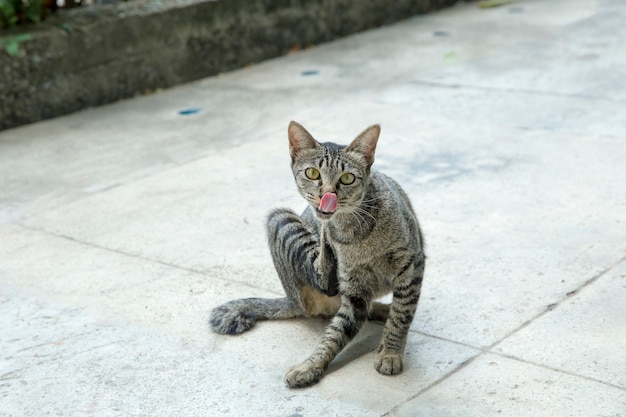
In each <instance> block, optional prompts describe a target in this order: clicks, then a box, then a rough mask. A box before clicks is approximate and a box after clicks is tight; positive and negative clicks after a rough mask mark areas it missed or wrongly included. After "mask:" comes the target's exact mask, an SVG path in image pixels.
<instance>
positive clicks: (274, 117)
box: [0, 0, 626, 417]
mask: <svg viewBox="0 0 626 417" xmlns="http://www.w3.org/2000/svg"><path fill="white" fill-rule="evenodd" d="M625 21H626V2H623V1H621V0H551V1H541V0H527V1H516V2H514V3H512V4H510V5H507V6H503V7H500V8H494V9H479V8H477V7H476V4H475V3H473V4H465V3H463V4H459V5H458V6H457V7H453V8H451V9H448V10H445V11H442V12H439V13H435V14H432V15H428V16H424V17H417V18H413V19H409V20H407V21H405V22H402V23H399V24H396V25H393V26H388V27H384V28H381V29H378V30H372V31H369V32H366V33H362V34H359V35H357V36H352V37H348V38H345V39H343V40H340V41H338V42H333V43H330V44H326V45H321V46H319V47H316V48H312V49H309V50H306V51H303V52H300V53H296V54H293V55H289V56H286V57H283V58H280V59H276V60H272V61H269V62H265V63H261V64H258V65H255V66H252V67H249V68H246V69H243V70H240V71H236V72H233V73H228V74H223V75H221V76H218V77H214V78H208V79H205V80H201V81H199V82H196V83H192V84H189V85H186V86H183V87H180V88H175V89H172V90H168V91H164V92H161V93H158V94H155V95H151V96H145V97H139V98H136V99H133V100H128V101H125V102H121V103H118V104H115V105H111V106H106V107H102V108H97V109H92V110H87V111H84V112H80V113H77V114H73V115H70V116H67V117H62V118H59V119H55V120H51V121H46V122H42V123H38V124H34V125H30V126H26V127H23V128H19V129H14V130H9V131H4V132H0V332H1V333H0V415H1V416H47V415H51V416H72V417H74V416H181V417H183V416H184V417H190V416H255V417H258V416H279V417H288V416H291V417H296V416H303V417H315V416H323V417H327V416H341V417H346V416H355V417H356V416H428V417H432V416H442V417H444V416H445V417H450V416H463V417H465V416H480V417H484V416H533V417H541V416H559V417H563V416H585V417H589V416H603V417H609V416H611V417H616V416H622V417H623V416H626V359H625V358H626V356H625V355H624V352H625V351H626V302H625V301H624V300H626V180H625V178H626V165H625V162H624V161H625V160H626V144H625V142H624V141H625V139H626V88H625V87H626V54H625V53H624V42H625V40H626V25H624V22H625ZM307 74H309V75H307ZM186 109H198V110H199V111H198V112H197V113H194V114H191V115H181V114H180V113H179V112H180V111H182V110H186ZM290 120H296V121H299V122H301V123H303V124H304V125H305V126H306V127H307V128H308V129H309V130H310V131H311V132H312V133H313V134H314V135H316V136H317V137H318V138H320V139H323V140H336V141H338V142H344V143H345V142H347V141H349V140H351V139H352V138H353V137H354V136H355V135H356V134H357V133H358V132H360V131H361V130H362V129H363V128H365V127H366V126H367V125H369V124H371V123H374V122H380V123H381V124H382V127H383V133H382V136H381V139H380V142H379V148H378V151H377V161H376V163H375V167H377V168H378V169H379V170H382V171H384V172H386V173H387V174H389V175H391V176H393V177H394V178H396V179H397V180H398V181H399V182H400V183H401V184H402V185H403V186H404V188H405V190H406V191H407V192H408V194H409V195H410V197H411V198H412V201H413V203H414V206H415V208H416V211H417V212H418V216H419V218H420V220H421V223H422V226H423V229H424V232H425V236H426V240H427V244H428V246H427V249H428V251H427V252H428V255H429V260H428V263H427V268H426V278H425V283H424V290H423V298H422V301H421V304H420V306H419V308H418V314H417V316H416V319H415V321H414V323H413V326H412V332H411V334H410V336H409V343H408V346H407V358H406V359H407V360H406V365H405V368H406V369H405V371H404V373H402V374H401V375H398V376H395V377H385V376H382V375H379V374H378V373H377V372H376V371H375V370H374V368H373V358H374V353H373V352H372V351H373V349H374V348H375V347H376V346H377V343H378V339H379V338H380V335H381V331H382V328H381V326H380V325H378V324H374V323H368V324H367V325H366V326H365V328H364V329H363V330H362V332H361V333H360V334H359V335H358V337H357V339H356V340H355V341H354V342H353V343H352V344H351V345H349V347H348V348H347V349H346V350H345V351H344V352H343V353H342V354H341V355H340V356H339V357H338V358H337V359H336V361H335V362H334V363H333V364H332V365H331V368H330V369H329V373H328V375H327V376H326V377H325V378H324V379H323V380H322V381H321V382H320V383H319V384H318V385H316V386H314V387H312V388H307V389H302V390H290V389H288V388H286V387H285V386H284V384H283V382H282V375H283V372H284V371H285V370H286V369H287V368H288V367H289V366H291V365H294V364H296V363H299V362H300V361H301V360H302V359H304V358H305V357H306V356H307V355H308V354H309V353H310V352H311V351H312V349H313V345H314V344H315V343H316V341H317V340H318V338H319V336H320V333H321V331H322V329H323V328H324V325H325V323H324V321H323V320H311V321H305V320H291V321H286V322H262V323H259V324H258V325H257V327H255V328H254V329H253V330H252V331H250V332H248V333H246V334H243V335H241V336H237V337H227V336H218V335H215V334H213V333H211V332H210V330H209V328H208V326H207V319H208V315H209V311H210V309H211V308H212V307H214V306H216V305H218V304H219V303H222V302H224V301H227V300H230V299H233V298H239V297H248V296H269V297H274V296H278V295H280V294H281V293H282V290H281V287H280V284H279V281H278V279H277V277H276V275H275V272H274V271H273V267H272V265H271V260H270V257H269V252H268V250H267V248H266V246H265V236H264V230H263V223H264V216H265V215H266V213H267V212H268V211H269V210H270V209H271V208H272V207H276V206H289V207H293V208H295V209H298V210H300V209H302V208H304V202H303V200H301V198H300V197H299V196H298V195H297V193H296V191H295V187H294V185H293V182H292V179H291V177H290V170H289V156H288V153H287V138H286V128H287V123H288V122H289V121H290Z"/></svg>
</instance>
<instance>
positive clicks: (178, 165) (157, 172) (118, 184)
mask: <svg viewBox="0 0 626 417" xmlns="http://www.w3.org/2000/svg"><path fill="white" fill-rule="evenodd" d="M209 156H210V155H209V153H208V152H207V153H203V154H201V155H199V156H194V157H191V158H190V159H187V160H185V161H182V162H177V163H175V162H173V163H171V164H164V165H163V166H162V167H161V169H159V168H158V166H156V167H155V170H154V171H153V172H148V173H145V174H143V175H139V176H137V177H134V178H131V179H130V180H127V181H124V180H121V181H118V182H115V183H113V184H109V185H104V186H103V187H102V188H100V189H97V190H96V191H94V192H86V193H85V194H84V195H81V196H79V197H76V198H74V199H71V200H69V201H65V202H62V203H60V204H59V205H58V206H52V207H48V208H45V209H43V210H41V211H39V212H36V213H30V214H27V215H25V216H23V217H18V218H16V219H14V220H13V222H8V224H11V223H14V224H18V225H20V226H24V225H23V223H21V222H24V221H28V220H29V219H31V218H33V217H37V216H40V215H42V214H43V213H46V212H50V211H54V210H60V209H62V208H64V207H68V206H71V205H72V204H75V203H78V202H80V201H83V200H85V199H87V198H91V197H93V196H97V195H99V194H102V193H105V192H108V191H111V190H115V189H117V188H120V187H124V186H126V185H129V184H133V183H135V182H138V181H143V180H145V179H148V178H150V177H153V176H156V175H160V174H162V173H164V172H167V171H169V170H172V169H177V168H181V167H183V166H185V165H188V164H192V163H194V162H197V161H199V160H201V159H203V158H207V157H209ZM0 225H2V224H1V223H0ZM32 230H37V229H34V228H33V229H32Z"/></svg>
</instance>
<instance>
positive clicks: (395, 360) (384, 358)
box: [374, 351, 403, 375]
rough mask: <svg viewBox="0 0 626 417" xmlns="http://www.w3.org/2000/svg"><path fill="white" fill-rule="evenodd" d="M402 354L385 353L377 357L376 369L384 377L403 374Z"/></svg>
mask: <svg viewBox="0 0 626 417" xmlns="http://www.w3.org/2000/svg"><path fill="white" fill-rule="evenodd" d="M402 356H403V355H402V354H401V353H400V354H399V353H388V352H385V351H382V352H380V353H379V354H378V355H376V360H375V361H374V367H375V368H376V370H377V371H378V372H380V373H381V374H383V375H395V374H399V373H400V372H402V366H403V358H402Z"/></svg>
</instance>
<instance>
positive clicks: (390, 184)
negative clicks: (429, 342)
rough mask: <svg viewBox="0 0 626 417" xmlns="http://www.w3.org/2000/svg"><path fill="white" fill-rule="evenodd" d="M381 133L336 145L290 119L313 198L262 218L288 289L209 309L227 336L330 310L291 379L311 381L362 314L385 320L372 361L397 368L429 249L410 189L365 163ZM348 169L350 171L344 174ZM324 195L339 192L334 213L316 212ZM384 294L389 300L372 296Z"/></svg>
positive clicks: (301, 172)
mask: <svg viewBox="0 0 626 417" xmlns="http://www.w3.org/2000/svg"><path fill="white" fill-rule="evenodd" d="M379 134H380V127H379V126H377V125H374V126H370V127H369V128H367V129H366V130H365V131H363V133H361V134H360V135H359V136H358V137H357V138H356V139H355V140H354V141H353V142H352V143H351V144H350V145H348V146H340V145H336V144H333V143H319V142H317V141H316V140H315V139H313V137H312V136H311V135H310V134H309V133H308V132H307V131H306V130H305V129H304V128H303V127H302V126H300V125H299V124H297V123H295V122H292V123H291V124H290V125H289V129H288V136H289V149H290V154H291V166H292V170H293V173H294V178H295V180H296V184H297V186H298V190H299V192H300V194H301V195H302V196H303V197H304V199H305V200H306V201H307V202H308V203H309V206H308V207H307V208H306V210H305V211H304V213H303V214H302V215H301V216H299V215H298V214H296V213H294V212H293V211H291V210H289V209H276V210H274V211H272V212H271V213H270V215H269V217H268V220H267V236H268V241H269V247H270V252H271V254H272V258H273V261H274V265H275V267H276V271H277V272H278V276H279V277H280V280H281V282H282V284H283V287H284V289H285V292H286V294H287V297H285V298H278V299H261V298H248V299H243V300H235V301H231V302H228V303H226V304H224V305H222V306H219V307H217V308H215V309H214V310H213V312H212V314H211V318H210V323H211V326H212V327H213V329H214V330H215V331H216V332H218V333H227V334H236V333H241V332H243V331H245V330H248V329H249V328H250V327H252V326H253V325H254V323H255V322H256V321H257V320H267V319H285V318H292V317H302V316H304V317H311V316H320V315H321V316H328V317H332V319H331V322H330V324H329V325H328V327H327V329H326V331H325V332H324V335H323V336H322V339H321V341H320V343H319V344H318V346H317V348H316V349H315V351H314V352H313V354H312V355H311V356H310V357H309V358H307V359H306V360H305V361H304V362H303V363H302V364H300V365H298V366H295V367H293V368H291V369H289V370H288V371H287V373H286V374H285V383H286V384H287V385H288V386H290V387H303V386H307V385H310V384H313V383H315V382H317V381H318V380H319V379H320V378H321V377H322V376H323V374H324V371H325V370H326V368H327V367H328V365H329V364H330V362H331V361H332V360H333V359H334V358H335V356H336V355H337V354H338V353H339V352H340V351H341V350H342V349H343V347H344V346H345V345H346V344H347V343H348V342H349V341H350V340H351V339H352V338H353V337H354V336H355V335H356V334H357V333H358V331H359V329H360V328H361V325H362V324H363V322H364V321H365V320H366V319H368V318H369V319H371V320H378V321H384V322H385V327H384V330H383V337H382V341H381V343H380V345H379V347H378V353H377V356H376V360H375V368H376V369H377V370H378V371H379V372H380V373H382V374H388V375H390V374H397V373H399V372H401V371H402V367H403V354H404V347H405V344H406V338H407V334H408V331H409V327H410V325H411V322H412V320H413V316H414V314H415V309H416V307H417V303H418V300H419V296H420V290H421V284H422V277H423V273H424V262H425V255H424V251H423V247H424V246H423V240H422V234H421V231H420V228H419V225H418V222H417V218H416V217H415V214H414V212H413V209H412V207H411V203H410V202H409V199H408V197H407V196H406V194H405V193H404V192H403V191H402V189H401V188H400V186H399V185H398V184H397V183H396V182H395V181H394V180H392V179H391V178H389V177H387V176H385V175H384V174H382V173H380V172H377V171H375V170H371V166H372V163H373V162H374V152H375V149H376V144H377V141H378V137H379ZM309 168H314V169H315V171H307V169H309ZM316 172H317V173H316ZM311 173H313V174H314V175H309V174H311ZM346 173H349V174H351V175H352V176H347V177H342V175H344V174H346ZM310 177H312V178H314V179H311V178H310ZM344 180H345V181H344ZM350 181H352V182H350ZM326 193H331V194H332V195H334V196H336V208H335V207H334V206H333V208H332V209H330V211H331V212H328V211H329V210H320V207H323V206H325V205H328V204H331V203H323V202H321V200H322V199H323V196H324V195H325V194H326ZM389 292H392V293H393V301H392V303H391V304H390V305H384V304H381V303H376V302H373V300H374V299H375V298H376V297H379V296H382V295H384V294H387V293H389Z"/></svg>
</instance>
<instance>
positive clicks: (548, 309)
mask: <svg viewBox="0 0 626 417" xmlns="http://www.w3.org/2000/svg"><path fill="white" fill-rule="evenodd" d="M624 261H626V256H622V257H621V258H619V259H618V260H617V261H616V262H614V263H612V264H611V265H609V266H608V267H607V268H605V269H604V270H602V271H600V272H598V273H597V274H596V275H594V276H592V277H591V278H589V279H588V280H587V281H585V282H583V283H582V284H581V285H579V286H578V288H576V289H574V290H571V291H568V292H567V293H565V296H564V297H563V298H561V299H560V300H559V301H557V302H555V303H551V304H548V305H547V306H546V308H544V309H543V310H542V311H540V312H539V313H538V314H536V315H535V316H534V317H531V318H530V319H528V320H526V321H525V322H524V323H522V324H521V325H519V326H518V327H517V328H515V329H513V330H512V331H510V332H509V333H508V334H506V335H505V336H504V337H503V338H501V339H500V340H496V341H495V342H493V343H492V344H491V345H489V346H488V347H487V348H485V349H486V350H487V351H489V352H492V351H493V349H494V348H495V347H496V346H498V345H499V344H501V343H502V342H503V341H505V340H506V339H508V338H509V337H511V336H512V335H514V334H516V333H517V332H519V331H520V330H522V329H524V328H526V327H528V326H529V325H530V324H532V323H533V322H535V321H536V320H537V319H539V318H541V317H543V316H544V315H546V314H547V313H549V312H551V311H553V310H554V309H556V308H557V307H559V306H560V305H561V304H562V303H564V302H565V301H567V300H569V299H571V298H572V297H574V296H575V295H577V294H580V292H581V291H582V290H583V289H585V288H587V287H588V286H589V285H591V284H593V283H594V282H596V281H597V280H598V279H600V277H602V276H604V275H606V274H608V273H609V272H611V271H612V270H613V269H615V268H616V267H617V266H618V265H620V264H621V263H622V262H624Z"/></svg>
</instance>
